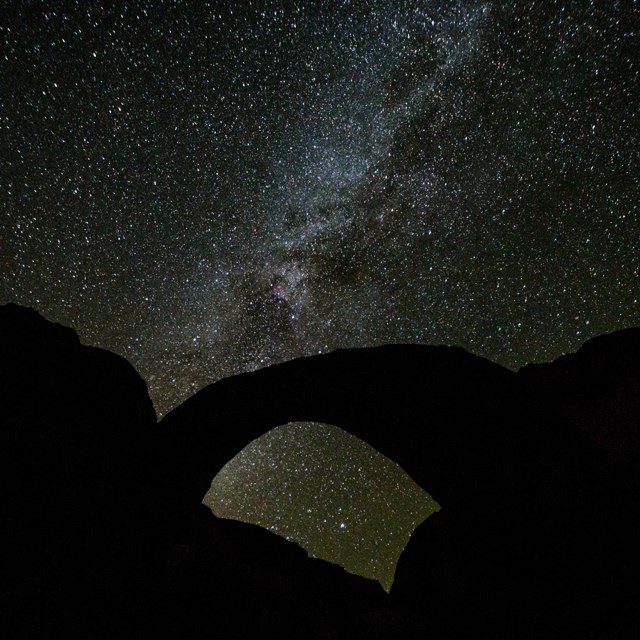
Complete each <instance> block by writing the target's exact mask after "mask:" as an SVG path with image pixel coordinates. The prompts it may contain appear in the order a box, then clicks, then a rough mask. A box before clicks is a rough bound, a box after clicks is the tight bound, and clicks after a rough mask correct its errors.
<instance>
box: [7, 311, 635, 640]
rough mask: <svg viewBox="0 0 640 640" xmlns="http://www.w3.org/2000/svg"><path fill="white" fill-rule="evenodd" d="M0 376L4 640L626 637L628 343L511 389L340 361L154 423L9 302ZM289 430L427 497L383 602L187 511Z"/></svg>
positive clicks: (389, 361)
mask: <svg viewBox="0 0 640 640" xmlns="http://www.w3.org/2000/svg"><path fill="white" fill-rule="evenodd" d="M0 377H1V380H0V383H1V387H0V389H1V392H0V393H1V396H0V406H1V411H2V418H1V421H0V429H1V436H0V437H1V440H0V443H1V447H2V448H1V450H0V462H1V464H2V471H1V474H2V475H1V478H2V485H1V486H2V489H1V491H2V498H3V506H4V513H3V518H2V523H3V524H2V529H3V533H4V534H5V535H4V536H3V537H4V538H5V540H7V542H5V543H4V547H3V548H4V553H3V557H2V566H1V567H0V570H1V575H2V578H1V580H2V587H1V589H2V590H1V592H0V593H1V597H2V602H1V606H2V610H1V611H0V615H1V616H2V620H4V621H5V622H4V624H5V626H7V627H10V628H11V630H12V637H20V636H30V637H58V636H64V637H74V638H75V637H83V638H94V637H95V638H112V637H139V636H140V635H142V634H144V635H155V636H156V637H167V638H168V637H171V638H174V637H184V638H189V637H212V636H213V635H217V636H218V637H226V638H227V637H243V638H246V637H258V636H264V635H276V636H277V635H279V636H280V637H300V636H305V637H306V636H308V637H318V638H332V637H350V638H351V637H380V638H383V637H384V638H387V637H394V638H395V637H427V635H430V636H431V637H433V638H445V637H446V638H450V637H485V636H487V637H488V636H493V637H510V638H513V637H532V638H552V637H557V638H572V637H575V638H614V637H621V638H622V637H633V633H634V632H635V631H637V626H638V624H639V620H638V616H637V613H638V611H637V609H638V607H637V604H636V603H637V601H638V600H637V599H638V596H639V595H640V594H639V593H638V586H637V584H638V578H639V577H640V560H639V553H638V549H637V547H638V545H637V541H636V538H637V533H638V530H639V529H638V500H637V498H636V491H635V488H636V487H637V486H638V484H637V477H638V473H637V469H638V465H637V460H638V455H637V442H638V430H639V425H638V420H639V413H638V409H639V406H638V402H639V401H638V393H637V391H638V380H639V377H640V335H639V330H628V331H626V332H619V333H617V334H612V335H611V336H602V337H600V338H596V339H594V340H592V341H590V342H588V343H587V344H586V345H585V346H584V347H583V348H582V349H581V350H580V352H578V354H576V355H575V356H565V357H564V358H561V359H559V360H557V361H556V362H554V363H550V364H547V365H535V366H530V367H526V368H525V369H523V370H521V371H520V372H519V373H517V374H516V373H514V372H511V371H508V370H506V369H504V368H502V367H500V366H498V365H496V364H494V363H491V362H489V361H487V360H485V359H482V358H479V357H477V356H473V355H471V354H469V353H467V352H465V351H464V350H462V349H459V348H455V347H425V346H412V345H397V346H385V347H378V348H373V349H357V350H346V351H337V352H334V353H331V354H327V355H322V356H314V357H310V358H304V359H300V360H296V361H292V362H288V363H285V364H282V365H277V366H273V367H270V368H268V369H264V370H261V371H257V372H254V373H250V374H244V375H242V376H238V377H235V378H230V379H226V380H222V381H220V382H218V383H216V384H213V385H210V386H209V387H206V388H205V389H203V390H202V391H200V392H199V393H198V394H196V395H195V396H193V397H192V398H191V399H189V400H188V401H186V402H185V403H183V404H182V405H181V406H180V407H178V408H177V409H176V410H174V411H173V412H171V413H170V414H169V415H168V416H166V417H165V418H164V420H162V421H161V422H160V423H159V424H156V421H155V415H154V412H153V408H152V406H151V403H150V401H149V398H148V395H147V392H146V387H145V385H144V382H143V381H142V380H141V379H140V377H139V376H138V375H137V373H136V372H135V371H134V370H133V368H132V367H131V366H130V365H129V364H128V363H127V362H126V361H124V360H123V359H122V358H119V357H117V356H115V355H113V354H111V353H108V352H106V351H103V350H99V349H94V348H91V347H86V346H82V345H80V343H79V341H78V338H77V336H76V335H75V333H74V332H73V331H72V330H70V329H66V328H64V327H60V326H58V325H54V324H51V323H49V322H47V321H46V320H44V319H43V318H42V317H40V316H39V315H38V314H37V313H36V312H35V311H32V310H28V309H23V308H20V307H16V306H14V305H8V306H6V307H1V308H0ZM298 420H300V421H301V420H305V421H318V422H325V423H330V424H334V425H337V426H339V427H342V428H343V429H345V430H347V431H349V432H351V433H353V434H354V435H356V436H358V437H360V438H362V439H363V440H365V441H366V442H368V443H369V444H371V445H373V446H374V447H376V448H377V449H378V450H379V451H381V452H382V453H384V454H386V455H387V456H389V457H390V458H392V459H393V460H395V461H396V462H398V463H399V464H400V465H401V466H402V467H403V468H404V469H405V470H406V471H407V472H408V473H409V474H410V475H411V476H412V477H413V478H414V479H415V480H416V481H417V482H418V483H419V484H421V485H422V486H423V487H424V488H425V489H426V490H427V491H428V492H429V493H430V494H431V495H433V497H434V498H435V499H436V500H437V501H438V502H439V503H440V505H441V507H442V510H441V511H440V512H439V513H438V514H435V515H433V516H432V517H430V518H429V519H428V520H426V521H425V522H424V523H423V525H421V526H420V527H419V528H418V529H417V530H416V532H415V533H414V535H413V536H412V539H411V541H410V542H409V545H408V547H407V549H406V550H405V552H404V553H403V555H402V557H401V560H400V564H399V567H398V571H397V574H396V582H395V584H394V587H393V589H392V592H391V595H390V596H387V595H386V594H384V593H383V592H382V590H381V589H380V588H379V587H378V585H377V584H375V583H373V582H371V581H368V580H365V579H363V578H358V577H357V576H352V575H350V574H347V573H346V572H344V571H342V570H341V569H340V568H338V567H336V566H334V565H330V564H328V563H324V562H322V561H319V560H311V559H309V558H307V557H306V554H305V553H304V552H303V551H302V550H301V549H299V548H298V547H296V546H295V545H292V544H289V543H287V542H286V541H284V540H282V539H280V538H278V537H276V536H274V535H273V534H271V533H269V532H267V531H263V530H261V529H258V528H256V527H252V526H250V525H246V524H242V523H234V522H227V521H222V520H218V519H216V518H214V517H213V516H212V515H211V514H210V512H209V511H208V510H206V509H205V508H204V507H202V506H201V504H200V501H201V499H202V497H203V495H204V493H205V492H206V491H207V489H208V487H209V484H210V481H211V479H212V477H213V476H214V475H215V473H216V472H217V471H218V470H219V469H220V468H221V467H222V466H223V465H224V464H225V463H226V462H227V461H228V460H229V459H230V458H232V457H233V456H234V455H235V454H236V453H237V452H238V451H240V450H241V449H242V448H243V447H244V446H245V445H246V444H248V443H249V442H250V441H251V440H253V439H255V438H256V437H258V436H260V435H261V434H263V433H265V432H266V431H268V430H269V429H271V428H273V427H275V426H277V425H279V424H283V423H286V422H289V421H298ZM634 443H636V444H634ZM634 446H635V447H636V449H634ZM625 634H626V635H625ZM629 634H631V635H629Z"/></svg>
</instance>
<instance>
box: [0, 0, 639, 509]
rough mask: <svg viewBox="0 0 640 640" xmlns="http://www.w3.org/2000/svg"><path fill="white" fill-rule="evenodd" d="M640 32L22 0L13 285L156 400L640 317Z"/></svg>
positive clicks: (11, 19)
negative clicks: (232, 378) (142, 383)
mask: <svg viewBox="0 0 640 640" xmlns="http://www.w3.org/2000/svg"><path fill="white" fill-rule="evenodd" d="M334 5H335V6H334ZM639 42H640V7H639V6H638V3H637V2H635V1H634V0H616V1H611V2H594V1H588V0H576V1H574V2H569V1H566V2H560V1H557V2H554V1H544V2H542V1H537V2H536V1H531V2H527V3H517V2H497V1H496V2H492V1H489V0H485V1H482V2H479V1H473V0H471V1H469V2H456V1H451V2H437V1H427V0H424V1H419V0H405V1H401V0H399V1H391V0H386V1H379V2H378V1H373V0H371V1H367V2H356V1H353V2H351V1H349V0H347V1H345V2H342V3H331V5H329V4H328V3H320V2H290V3H289V2H288V3H279V2H260V3H257V2H242V3H218V2H198V3H187V2H178V1H160V0H156V1H146V2H145V1H138V2H134V1H130V2H121V3H117V2H116V3H103V2H96V1H88V2H85V1H83V2H75V3H74V2H57V1H53V2H38V1H34V2H30V3H26V2H13V3H10V6H9V7H8V8H6V9H3V11H2V12H1V13H0V144H1V146H2V149H3V153H2V154H0V187H1V188H0V239H1V240H0V242H1V247H2V259H1V261H0V269H1V270H2V278H1V279H0V302H9V301H13V302H17V303H20V304H24V305H27V306H32V307H35V308H36V309H38V310H39V311H41V312H42V313H43V314H44V315H45V316H46V317H48V318H49V319H50V320H54V321H57V322H61V323H63V324H67V325H71V326H73V327H74V328H76V330H77V331H78V333H79V334H80V336H81V339H82V340H83V342H85V343H88V344H94V345H98V346H102V347H105V348H108V349H111V350H113V351H115V352H117V353H120V354H122V355H124V356H125V357H127V358H128V359H129V360H130V361H131V362H132V363H133V364H134V366H135V367H136V368H137V369H138V370H139V371H140V373H141V374H142V376H143V377H144V378H145V380H146V381H147V383H148V385H149V391H150V394H151V396H152V398H153V400H154V403H155V405H156V407H157V410H158V412H159V413H160V414H164V413H166V412H167V411H169V410H170V409H171V408H173V407H174V406H176V405H177V404H179V403H180V402H181V401H182V400H184V399H185V398H186V397H188V396H189V395H191V394H192V393H193V392H195V391H196V390H198V389H199V388H201V387H203V386H205V385H206V384H209V383H211V382H214V381H215V380H218V379H220V378H224V377H227V376H229V375H233V374H236V373H240V372H243V371H247V370H252V369H256V368H259V367H263V366H267V365H269V364H273V363H276V362H280V361H283V360H288V359H291V358H294V357H298V356H304V355H309V354H314V353H319V352H326V351H330V350H333V349H335V348H338V347H358V346H370V345H376V344H381V343H389V342H411V343H413V342H418V343H426V344H457V345H460V346H463V347H465V348H467V349H469V350H470V351H472V352H474V353H477V354H480V355H483V356H486V357H488V358H490V359H492V360H495V361H497V362H500V363H501V364H503V365H505V366H508V367H511V368H517V367H519V366H521V365H523V364H524V363H526V362H530V361H540V360H549V359H552V358H555V357H557V356H558V355H560V354H561V353H563V352H566V351H571V350H575V349H576V348H578V347H579V346H580V345H581V344H582V343H583V342H584V341H585V340H586V339H588V338H589V337H592V336H594V335H598V334H600V333H604V332H608V331H612V330H615V329H619V328H622V327H626V326H633V325H637V324H639V317H640V302H639V300H640V287H639V286H638V275H639V273H638V272H639V270H640V259H639V256H640V219H639V218H640V214H639V211H638V202H639V200H640V199H639V195H640V177H639V176H640V171H639V162H638V160H639V154H640V140H639V136H640V133H639V132H640V118H639V109H640V107H639V105H640V62H639V61H640V46H639ZM283 442H284V441H283ZM283 446H284V447H285V448H286V447H287V446H289V445H285V444H283ZM290 446H292V447H294V446H298V445H297V444H296V445H294V444H293V443H292V444H291V445H290ZM257 455H258V454H257ZM350 455H351V453H350V452H349V451H347V452H345V455H344V459H343V461H342V462H341V463H339V462H338V461H337V460H336V462H335V464H336V468H337V467H338V466H339V464H342V463H345V462H346V461H347V460H349V459H350ZM443 507H446V505H443Z"/></svg>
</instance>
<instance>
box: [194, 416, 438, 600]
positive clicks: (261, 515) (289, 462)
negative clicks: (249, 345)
mask: <svg viewBox="0 0 640 640" xmlns="http://www.w3.org/2000/svg"><path fill="white" fill-rule="evenodd" d="M345 458H346V460H345ZM203 502H204V503H205V504H206V505H208V506H209V507H211V509H212V511H213V512H214V513H215V514H216V515H218V516H219V517H225V518H233V519H235V520H242V521H243V522H251V523H253V524H257V525H260V526H262V527H264V528H265V529H270V530H271V531H273V532H274V533H278V534H279V535H282V536H284V537H286V538H287V539H288V540H292V541H295V542H297V543H298V544H300V545H301V546H302V547H304V548H305V549H306V550H307V551H308V552H309V555H311V556H314V557H318V558H323V559H328V560H330V561H331V562H335V563H337V564H340V565H342V566H343V567H344V568H345V569H347V570H348V571H351V572H352V573H357V574H359V575H363V576H367V577H370V578H373V579H376V580H379V581H380V583H381V584H382V585H383V587H384V588H385V589H386V590H387V591H388V590H389V589H390V588H391V584H392V583H393V576H394V573H395V568H396V563H397V560H398V557H399V556H400V554H401V553H402V550H403V549H404V547H405V546H406V544H407V541H408V540H409V536H410V535H411V533H412V532H413V530H414V529H415V528H416V527H417V526H418V525H419V524H420V523H421V522H422V521H423V520H424V519H425V518H426V517H428V516H429V515H431V513H433V512H434V511H437V510H438V509H439V506H438V505H437V503H435V502H434V501H433V500H432V499H431V498H430V497H429V496H428V495H427V494H425V492H424V491H423V490H422V489H421V488H420V487H419V486H418V485H416V484H415V482H413V481H412V480H411V479H410V478H409V476H407V474H406V473H405V472H404V471H403V470H402V469H401V468H400V467H399V466H398V465H396V464H395V463H393V462H392V461H391V460H389V459H388V458H386V457H384V456H383V455H381V454H380V453H378V452H377V451H376V450H375V449H373V448H372V447H370V446H369V445H367V444H365V443H364V442H362V441H361V440H359V439H358V438H356V437H355V436H352V435H350V434H348V433H346V432H344V431H342V430H341V429H338V428H337V427H332V426H330V425H324V424H312V423H291V424H288V425H284V426H281V427H277V428H276V429H273V430H272V431H270V432H269V433H267V434H265V435H264V436H262V438H259V439H258V440H254V442H252V443H251V444H250V445H248V446H247V447H245V448H244V449H243V450H242V451H241V452H240V453H239V454H238V455H237V456H236V457H235V458H234V459H233V460H231V461H230V462H228V463H227V465H226V466H225V467H224V468H223V469H222V470H221V471H220V473H219V474H218V475H217V476H216V477H215V479H214V480H213V483H212V485H211V490H210V491H209V493H208V494H207V495H206V496H205V499H204V501H203Z"/></svg>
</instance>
